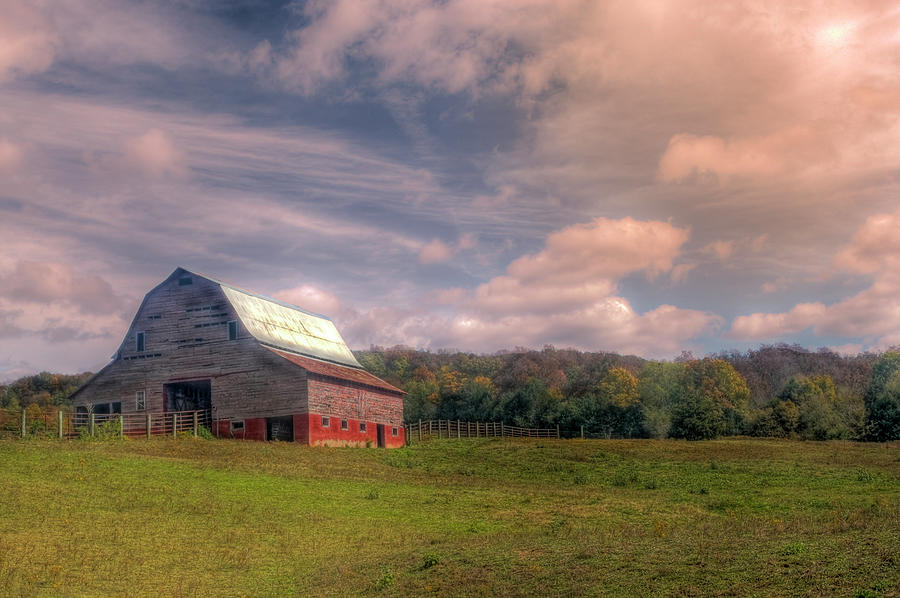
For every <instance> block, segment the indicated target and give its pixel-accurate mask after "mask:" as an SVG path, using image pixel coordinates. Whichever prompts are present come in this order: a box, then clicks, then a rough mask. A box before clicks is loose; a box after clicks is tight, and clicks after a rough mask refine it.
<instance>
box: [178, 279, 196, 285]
mask: <svg viewBox="0 0 900 598" xmlns="http://www.w3.org/2000/svg"><path fill="white" fill-rule="evenodd" d="M189 284H194V279H193V278H192V277H190V276H182V277H181V278H179V279H178V286H180V287H186V286H187V285H189Z"/></svg>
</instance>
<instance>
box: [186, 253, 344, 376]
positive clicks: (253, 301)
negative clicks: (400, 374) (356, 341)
mask: <svg viewBox="0 0 900 598" xmlns="http://www.w3.org/2000/svg"><path fill="white" fill-rule="evenodd" d="M182 273H187V274H191V275H193V276H198V277H201V278H205V279H206V280H208V281H210V282H212V283H214V284H217V285H219V286H220V287H221V288H222V292H223V293H224V294H225V298H226V299H228V302H229V303H231V305H232V307H234V310H235V311H236V312H237V315H238V318H240V320H241V324H243V326H244V328H245V329H246V330H247V332H249V333H250V334H251V335H252V336H253V337H254V338H255V339H256V340H258V341H259V342H260V343H262V344H264V345H266V346H269V347H274V348H277V349H282V350H286V351H288V352H290V353H294V354H299V355H307V356H309V357H312V358H315V359H319V360H324V361H330V362H334V363H337V364H341V365H344V366H349V367H352V368H358V369H362V366H361V365H360V364H359V362H358V361H356V357H354V356H353V353H352V352H351V351H350V348H349V347H348V346H347V343H345V342H344V339H343V338H342V337H341V334H340V332H338V330H337V327H336V326H335V325H334V322H332V321H331V319H330V318H328V317H326V316H323V315H320V314H316V313H313V312H309V311H306V310H305V309H301V308H299V307H297V306H296V305H291V304H289V303H284V302H282V301H278V300H276V299H272V298H270V297H264V296H262V295H257V294H256V293H252V292H250V291H247V290H245V289H241V288H239V287H236V286H233V285H230V284H228V283H227V282H222V281H221V280H216V279H215V278H211V277H209V276H205V275H203V274H197V273H196V272H191V271H190V270H187V269H185V268H179V269H178V270H176V271H175V273H174V274H177V275H179V276H181V275H182Z"/></svg>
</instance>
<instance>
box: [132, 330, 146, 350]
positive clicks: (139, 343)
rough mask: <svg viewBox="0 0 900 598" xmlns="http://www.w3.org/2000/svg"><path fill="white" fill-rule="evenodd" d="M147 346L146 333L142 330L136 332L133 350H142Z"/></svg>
mask: <svg viewBox="0 0 900 598" xmlns="http://www.w3.org/2000/svg"><path fill="white" fill-rule="evenodd" d="M146 346H147V342H146V335H145V334H144V333H143V332H138V333H137V334H135V335H134V350H135V351H143V350H144V349H145V348H146Z"/></svg>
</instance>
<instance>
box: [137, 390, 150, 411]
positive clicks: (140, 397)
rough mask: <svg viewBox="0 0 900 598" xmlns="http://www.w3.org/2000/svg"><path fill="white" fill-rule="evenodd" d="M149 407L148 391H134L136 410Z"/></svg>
mask: <svg viewBox="0 0 900 598" xmlns="http://www.w3.org/2000/svg"><path fill="white" fill-rule="evenodd" d="M146 408H147V391H145V390H139V391H137V392H136V393H134V409H135V411H143V410H144V409H146Z"/></svg>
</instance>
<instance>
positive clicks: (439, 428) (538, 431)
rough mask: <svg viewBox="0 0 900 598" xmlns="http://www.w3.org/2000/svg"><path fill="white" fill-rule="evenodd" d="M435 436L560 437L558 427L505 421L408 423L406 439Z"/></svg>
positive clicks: (409, 440)
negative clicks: (530, 425)
mask: <svg viewBox="0 0 900 598" xmlns="http://www.w3.org/2000/svg"><path fill="white" fill-rule="evenodd" d="M434 438H559V427H556V428H522V427H519V426H510V425H509V424H504V423H503V422H464V421H460V420H455V419H434V420H428V421H422V420H419V421H417V422H412V423H408V424H406V440H407V442H412V441H424V440H431V439H434Z"/></svg>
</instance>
